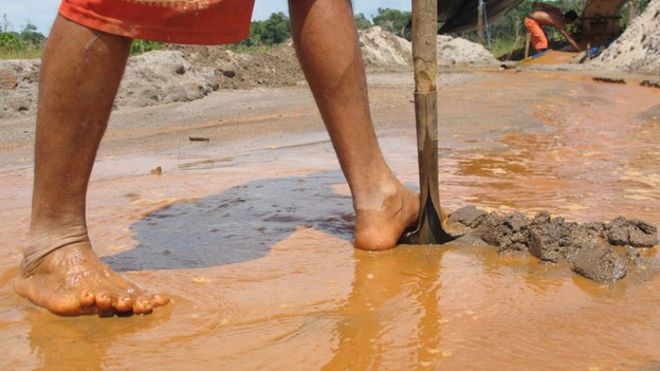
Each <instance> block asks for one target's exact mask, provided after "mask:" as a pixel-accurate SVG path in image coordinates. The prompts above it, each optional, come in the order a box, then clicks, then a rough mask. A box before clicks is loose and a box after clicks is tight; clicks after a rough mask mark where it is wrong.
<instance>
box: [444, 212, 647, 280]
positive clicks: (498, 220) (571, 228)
mask: <svg viewBox="0 0 660 371" xmlns="http://www.w3.org/2000/svg"><path fill="white" fill-rule="evenodd" d="M449 221H450V222H452V223H455V224H458V225H462V226H464V227H465V231H466V235H465V236H464V237H462V238H463V239H464V241H465V242H466V243H475V241H476V242H479V241H483V242H486V243H487V244H489V245H492V246H495V247H496V248H497V249H498V251H499V252H501V253H529V254H531V255H533V256H534V257H536V258H538V259H539V260H541V261H544V262H551V263H561V262H567V263H568V264H569V265H570V267H571V269H572V270H573V271H574V272H576V273H578V274H580V275H582V276H584V277H587V278H590V279H593V280H596V281H600V282H611V281H616V280H618V279H620V278H623V277H624V276H625V275H626V272H627V271H628V270H629V269H631V268H635V267H640V266H644V265H645V263H644V261H643V260H642V258H641V256H640V253H639V251H638V249H639V248H648V247H653V246H654V245H655V244H657V243H658V239H657V229H656V228H655V227H653V226H652V225H650V224H648V223H645V222H643V221H641V220H631V219H626V218H623V217H618V218H616V219H614V220H613V221H612V222H610V223H602V222H593V223H586V224H578V223H573V222H567V221H565V220H564V219H563V218H559V217H556V218H553V217H551V216H550V215H549V214H548V213H546V212H542V213H539V214H538V215H536V216H535V217H534V218H532V219H529V218H527V217H526V216H525V215H523V214H521V213H512V214H508V215H504V216H501V215H498V214H496V213H487V212H485V211H483V210H479V209H477V208H476V207H474V206H467V207H464V208H462V209H459V210H457V211H455V212H454V213H452V214H451V215H450V216H449ZM615 246H621V247H615Z"/></svg>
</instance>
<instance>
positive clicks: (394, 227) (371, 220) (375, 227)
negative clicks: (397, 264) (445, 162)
mask: <svg viewBox="0 0 660 371" xmlns="http://www.w3.org/2000/svg"><path fill="white" fill-rule="evenodd" d="M395 184H396V185H395V186H394V189H395V191H394V193H391V194H383V195H381V206H380V208H379V209H361V208H357V209H356V210H355V214H356V216H355V247H357V248H358V249H363V250H387V249H391V248H394V247H396V246H397V244H398V242H399V239H400V238H401V235H402V234H403V232H404V231H405V230H406V228H408V227H410V226H411V225H413V224H414V223H415V221H417V215H418V214H419V195H417V194H416V193H414V192H412V191H410V190H409V189H407V188H406V187H404V186H403V185H402V184H401V183H398V181H396V183H395ZM371 197H373V195H371Z"/></svg>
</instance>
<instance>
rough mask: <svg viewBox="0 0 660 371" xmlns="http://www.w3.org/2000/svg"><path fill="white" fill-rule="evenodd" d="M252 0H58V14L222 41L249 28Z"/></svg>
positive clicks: (147, 35)
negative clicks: (59, 3) (59, 0)
mask: <svg viewBox="0 0 660 371" xmlns="http://www.w3.org/2000/svg"><path fill="white" fill-rule="evenodd" d="M253 7H254V0H62V3H61V5H60V14H61V15H62V16H63V17H64V18H66V19H68V20H70V21H73V22H75V23H78V24H80V25H83V26H86V27H89V28H91V29H95V30H99V31H103V32H107V33H110V34H114V35H119V36H125V37H130V38H135V39H144V40H155V41H163V42H168V43H180V44H206V45H209V44H226V43H233V42H237V41H240V40H242V39H244V38H246V37H247V36H248V35H249V33H250V19H251V18H252V9H253Z"/></svg>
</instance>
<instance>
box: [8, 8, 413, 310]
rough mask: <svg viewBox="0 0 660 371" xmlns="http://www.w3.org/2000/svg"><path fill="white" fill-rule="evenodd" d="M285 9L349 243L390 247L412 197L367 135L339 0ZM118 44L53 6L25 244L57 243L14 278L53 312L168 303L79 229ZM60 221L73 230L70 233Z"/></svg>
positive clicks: (359, 80) (121, 59)
mask: <svg viewBox="0 0 660 371" xmlns="http://www.w3.org/2000/svg"><path fill="white" fill-rule="evenodd" d="M290 11H291V22H292V31H293V39H294V43H295V47H296V52H297V54H298V58H299V60H300V64H301V66H302V69H303V72H304V74H305V76H306V78H307V81H308V83H309V86H310V88H311V89H312V93H313V95H314V98H315V100H316V103H317V106H318V108H319V111H320V113H321V116H322V117H323V120H324V123H325V125H326V128H327V130H328V133H329V135H330V138H331V140H332V144H333V146H334V148H335V151H336V153H337V158H338V160H339V164H340V166H341V168H342V171H343V173H344V175H345V176H346V180H347V182H348V185H349V187H350V189H351V193H352V196H353V206H354V209H355V212H356V223H355V246H356V247H358V248H361V249H369V250H384V249H390V248H393V247H395V246H396V244H397V241H398V239H399V236H400V235H401V234H402V233H403V231H404V230H405V229H406V227H408V226H409V225H411V224H412V223H414V221H415V219H416V217H417V213H418V210H419V200H418V198H417V195H416V194H414V193H413V192H411V191H410V190H408V189H406V188H405V187H403V185H402V184H401V183H400V182H399V181H398V180H397V179H396V177H395V176H394V175H393V174H392V172H391V170H390V168H389V167H388V165H387V164H386V163H385V160H384V158H383V155H382V153H381V150H380V147H379V145H378V141H377V139H376V134H375V132H374V128H373V125H372V121H371V115H370V112H369V102H368V95H367V86H366V78H365V72H364V63H363V61H362V57H361V54H360V49H359V45H358V42H357V34H356V29H355V25H354V21H353V14H352V9H351V6H350V3H349V2H346V1H344V0H307V1H295V2H294V1H292V2H291V3H290ZM130 43H131V40H130V39H128V38H124V37H119V36H114V35H110V34H106V33H103V32H98V31H94V30H90V29H88V28H86V27H83V26H80V25H77V24H75V23H72V22H69V21H67V20H65V19H64V18H62V17H58V18H57V19H56V21H55V24H54V26H53V29H52V31H51V34H50V37H49V40H48V45H47V47H46V50H45V52H44V58H43V67H42V74H41V81H40V85H39V108H38V112H37V133H36V145H35V183H34V193H33V201H32V220H31V226H30V241H31V244H32V245H31V246H30V247H31V248H48V247H49V246H55V245H62V247H60V248H58V249H56V250H55V251H54V252H52V253H50V254H48V255H47V256H45V258H44V259H43V260H41V261H40V262H39V264H37V265H36V266H35V267H32V268H30V270H23V271H22V273H21V276H20V277H19V278H18V279H17V281H16V284H15V289H16V291H17V292H18V293H19V294H21V295H23V296H24V297H26V298H27V299H29V300H31V301H32V302H33V303H35V304H37V305H39V306H42V307H44V308H46V309H48V310H50V311H51V312H53V313H55V314H59V315H79V314H104V315H105V314H112V313H150V312H151V310H152V309H153V308H154V307H157V306H159V305H164V304H166V303H167V302H168V298H167V297H166V296H164V295H148V294H146V293H144V292H143V291H141V290H140V289H139V288H137V286H134V285H133V284H131V283H129V282H127V281H126V280H124V279H123V278H122V277H121V276H120V275H118V274H116V273H114V272H112V270H110V268H108V267H107V266H106V265H104V264H103V263H101V262H100V260H99V259H98V257H97V256H96V254H95V253H94V252H93V250H92V246H91V243H90V241H89V238H88V236H87V233H86V218H85V207H86V205H85V202H86V194H87V186H88V182H89V177H90V174H91V170H92V166H93V164H94V159H95V157H96V152H97V150H98V146H99V143H100V141H101V138H102V137H103V134H104V132H105V129H106V127H107V123H108V118H109V116H110V112H111V109H112V103H113V101H114V98H115V95H116V94H117V89H118V86H119V82H120V80H121V76H122V74H123V72H124V68H125V66H126V61H127V58H128V52H129V47H130ZM72 229H73V230H80V231H84V232H83V233H82V234H81V235H80V237H79V238H74V239H73V240H72V239H71V236H70V235H68V234H69V231H71V230H72ZM64 241H67V242H66V243H64Z"/></svg>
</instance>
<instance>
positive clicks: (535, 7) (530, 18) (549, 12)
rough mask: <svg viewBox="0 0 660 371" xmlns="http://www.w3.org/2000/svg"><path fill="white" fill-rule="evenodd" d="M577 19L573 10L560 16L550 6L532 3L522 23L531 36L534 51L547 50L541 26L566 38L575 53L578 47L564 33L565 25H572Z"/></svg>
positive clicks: (555, 8) (559, 11) (557, 11)
mask: <svg viewBox="0 0 660 371" xmlns="http://www.w3.org/2000/svg"><path fill="white" fill-rule="evenodd" d="M577 18H578V16H577V13H575V11H573V10H569V11H568V12H566V13H564V14H562V12H561V9H559V8H557V7H554V6H552V5H548V4H544V3H533V4H532V11H531V12H530V13H529V14H528V15H527V16H526V17H525V21H524V23H525V28H526V29H527V31H528V32H529V33H530V35H531V36H532V39H531V42H532V46H533V47H534V50H536V51H537V52H539V53H540V52H543V51H545V50H547V49H548V37H547V36H546V35H545V32H544V31H543V27H542V26H551V27H554V28H556V29H557V30H558V31H559V33H560V34H562V36H564V37H565V38H566V40H567V41H568V43H569V44H571V47H572V48H573V49H574V50H575V51H579V50H580V46H579V45H578V44H577V43H576V42H575V40H573V38H572V37H571V35H569V34H568V32H567V31H566V25H567V24H572V23H574V22H575V20H576V19H577Z"/></svg>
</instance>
